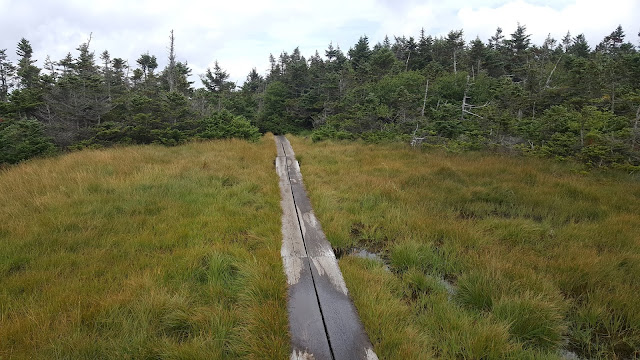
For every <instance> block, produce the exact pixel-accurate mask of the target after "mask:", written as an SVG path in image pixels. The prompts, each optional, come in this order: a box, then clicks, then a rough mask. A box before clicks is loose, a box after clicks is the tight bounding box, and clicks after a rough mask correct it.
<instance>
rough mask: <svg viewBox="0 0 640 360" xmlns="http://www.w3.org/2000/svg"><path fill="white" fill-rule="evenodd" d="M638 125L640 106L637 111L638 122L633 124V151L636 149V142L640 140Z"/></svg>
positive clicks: (639, 121)
mask: <svg viewBox="0 0 640 360" xmlns="http://www.w3.org/2000/svg"><path fill="white" fill-rule="evenodd" d="M638 123H640V106H638V111H636V121H635V122H634V123H633V137H632V138H631V149H633V150H635V149H636V141H637V140H638Z"/></svg>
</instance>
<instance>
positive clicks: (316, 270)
mask: <svg viewBox="0 0 640 360" xmlns="http://www.w3.org/2000/svg"><path fill="white" fill-rule="evenodd" d="M275 140H276V146H277V150H278V156H277V158H276V171H277V172H278V175H279V176H280V194H281V198H282V200H281V202H280V205H281V206H282V212H283V214H282V237H283V239H282V249H281V255H282V262H283V265H284V269H285V273H286V274H287V283H288V285H289V290H288V292H289V294H288V297H289V299H288V304H287V308H288V312H289V330H290V333H291V345H292V353H291V359H316V360H322V359H333V360H342V359H345V360H346V359H354V360H356V359H367V360H373V359H376V360H377V359H378V357H377V356H376V354H375V352H374V351H373V346H372V345H371V342H370V341H369V337H368V336H367V333H366V332H365V331H364V327H363V326H362V323H361V322H360V318H359V317H358V312H357V311H356V308H355V306H354V305H353V303H352V302H351V299H350V298H349V292H348V291H347V286H346V285H345V283H344V279H343V278H342V273H341V272H340V268H339V267H338V261H337V259H336V257H335V254H334V253H333V249H332V248H331V245H330V244H329V242H328V241H327V238H326V237H325V235H324V233H323V232H322V228H321V227H320V223H319V222H318V220H317V218H316V216H315V214H314V213H313V209H312V208H311V202H310V201H309V198H308V197H307V193H306V191H305V189H304V185H303V183H302V174H301V173H300V166H299V164H298V162H297V161H296V158H295V154H294V152H293V149H292V148H291V144H290V143H289V141H288V140H287V138H285V137H284V136H276V137H275Z"/></svg>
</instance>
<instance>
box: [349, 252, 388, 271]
mask: <svg viewBox="0 0 640 360" xmlns="http://www.w3.org/2000/svg"><path fill="white" fill-rule="evenodd" d="M347 255H350V256H355V257H358V258H361V259H369V260H373V261H375V262H377V263H380V264H383V265H384V269H385V270H386V271H391V269H390V268H389V265H387V264H386V263H385V262H384V259H382V257H380V255H378V254H376V253H374V252H370V251H368V250H366V249H358V248H354V249H351V250H349V251H348V252H347Z"/></svg>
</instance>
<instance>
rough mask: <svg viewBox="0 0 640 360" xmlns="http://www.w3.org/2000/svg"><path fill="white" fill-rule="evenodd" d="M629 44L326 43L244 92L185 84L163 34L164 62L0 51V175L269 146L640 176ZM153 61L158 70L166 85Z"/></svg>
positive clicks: (459, 38) (506, 37) (457, 37)
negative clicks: (85, 152) (117, 148)
mask: <svg viewBox="0 0 640 360" xmlns="http://www.w3.org/2000/svg"><path fill="white" fill-rule="evenodd" d="M635 35H636V34H633V35H632V36H627V34H626V33H625V31H624V30H623V29H622V27H620V26H618V27H617V28H616V29H613V31H612V32H611V34H610V35H608V36H606V37H604V38H603V39H601V40H600V41H597V40H598V39H589V40H590V41H592V40H595V41H594V42H593V43H594V44H595V43H596V42H597V45H595V46H590V44H589V42H588V41H587V39H586V38H585V36H584V35H582V34H577V35H573V34H571V33H569V32H568V33H567V34H566V36H565V37H563V38H562V39H554V38H552V37H551V36H548V37H547V38H546V40H545V41H544V42H543V43H542V44H534V43H532V41H531V34H529V33H528V32H527V28H526V26H525V25H519V26H518V27H517V29H516V30H515V31H514V32H513V33H512V34H507V33H503V31H502V29H501V28H497V30H496V32H495V35H493V36H491V37H490V38H489V39H480V38H476V39H475V40H473V41H470V42H467V41H465V37H464V32H463V30H453V31H450V32H449V33H448V34H447V35H446V36H437V37H434V36H430V35H428V34H426V33H425V32H424V31H422V32H421V33H420V34H417V36H415V37H414V36H409V37H406V36H393V37H392V38H389V37H386V38H385V39H384V40H383V41H381V42H378V43H376V44H372V43H371V42H370V39H369V38H368V37H367V36H362V37H361V38H360V39H359V40H358V41H357V43H355V44H353V45H352V46H351V47H350V48H349V49H348V50H346V49H345V50H343V49H341V48H340V47H339V46H337V45H334V44H331V43H330V44H328V46H327V48H326V49H325V50H319V51H316V52H315V54H311V56H309V57H305V56H303V54H301V52H300V51H299V49H298V48H296V49H293V50H292V51H291V52H290V53H288V52H282V53H281V54H279V55H277V56H276V55H269V57H268V61H269V63H270V67H269V71H268V73H266V74H260V73H258V71H256V70H255V68H254V69H253V70H252V71H251V72H250V73H249V74H247V76H246V80H245V81H244V83H243V84H236V83H234V82H232V81H229V74H228V73H227V71H225V70H224V64H219V63H218V62H216V63H215V66H213V67H212V68H209V69H207V71H206V73H204V74H192V72H193V71H192V69H190V67H189V63H188V60H187V59H181V58H180V56H179V53H177V52H176V50H175V49H176V48H178V46H177V45H178V43H179V41H178V40H177V39H174V36H173V32H171V33H170V34H168V37H167V48H168V51H167V54H149V53H144V54H141V55H140V57H139V58H138V59H123V58H120V57H117V56H118V54H111V53H110V52H109V51H108V50H102V49H94V48H92V46H91V39H90V38H89V39H87V41H86V42H85V43H82V44H80V45H79V46H77V47H76V48H73V46H72V47H71V48H70V51H69V53H68V54H67V56H65V57H64V58H63V59H50V58H48V57H47V59H46V60H45V61H43V62H39V61H36V60H35V59H34V57H33V51H34V49H33V48H32V45H31V44H30V42H29V40H28V39H24V38H23V39H22V40H21V41H20V42H19V43H18V44H17V45H16V48H15V49H0V163H17V162H20V161H22V160H25V159H28V158H31V157H34V156H40V155H46V154H51V153H57V152H60V151H69V150H76V149H82V148H87V147H90V148H95V147H105V146H111V145H114V144H151V143H158V144H165V145H176V144H180V143H184V142H186V141H188V140H190V139H194V138H201V139H215V138H228V137H237V138H245V139H256V138H257V137H259V136H260V133H266V132H272V133H275V134H284V133H294V134H296V133H301V134H306V135H310V136H311V138H312V139H313V140H314V141H319V140H323V139H360V140H361V141H365V142H386V141H406V142H407V143H409V142H411V143H413V144H414V145H419V144H422V146H441V147H446V148H447V149H450V150H453V151H464V150H479V149H490V150H494V151H505V152H510V153H511V152H513V153H527V154H532V155H536V156H544V157H551V158H555V159H561V160H563V159H574V160H576V161H578V162H581V163H583V164H585V165H586V166H588V167H621V168H624V169H627V170H631V171H634V170H637V169H638V166H640V128H639V123H640V51H639V47H638V46H637V45H635V44H637V43H638V38H637V37H636V36H635ZM638 36H640V34H638ZM634 43H635V44H634ZM11 51H15V52H16V54H17V56H18V58H17V59H18V60H17V61H16V62H15V63H13V62H11V61H10V60H9V52H11ZM265 55H266V54H265ZM307 55H309V54H307ZM158 56H162V57H164V56H167V59H166V61H165V59H163V62H166V63H167V66H166V67H165V68H164V69H160V68H159V67H158ZM212 59H215V54H212ZM264 60H265V62H266V60H267V59H266V56H265V59H264ZM260 61H262V60H261V59H255V62H256V63H260ZM192 75H197V76H199V77H200V79H201V84H197V83H195V82H194V81H193V80H192V79H193V78H194V76H192Z"/></svg>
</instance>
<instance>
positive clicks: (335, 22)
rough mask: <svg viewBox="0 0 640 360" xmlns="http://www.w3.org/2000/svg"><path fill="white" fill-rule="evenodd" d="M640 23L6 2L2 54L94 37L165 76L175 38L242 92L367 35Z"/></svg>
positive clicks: (550, 14) (396, 1) (543, 15)
mask: <svg viewBox="0 0 640 360" xmlns="http://www.w3.org/2000/svg"><path fill="white" fill-rule="evenodd" d="M639 15H640V0H607V1H603V0H515V1H510V0H447V1H445V0H437V1H432V0H425V1H414V0H322V1H318V0H315V1H311V0H280V1H267V0H263V1H243V0H232V1H212V0H208V1H175V0H174V1H171V2H168V1H162V0H153V1H151V0H100V1H92V0H66V1H56V0H0V49H5V48H6V49H8V50H7V53H9V54H10V56H12V57H13V59H14V60H15V57H16V56H15V48H16V44H17V43H18V41H19V40H20V38H22V37H24V38H26V39H27V40H29V41H30V42H31V44H32V46H33V48H34V53H35V57H36V58H37V59H38V62H37V65H38V66H42V64H43V62H44V59H45V57H46V56H47V55H49V56H50V57H51V59H52V60H54V61H57V60H60V59H62V58H63V57H64V55H65V54H66V53H67V52H69V51H71V52H72V54H73V55H74V56H75V55H77V51H76V50H75V49H76V48H77V47H78V45H80V44H81V43H83V42H85V41H86V40H87V39H88V38H89V34H90V33H93V36H92V40H91V49H92V50H93V51H95V53H96V58H97V57H98V56H99V54H100V53H101V52H102V51H103V50H105V49H106V50H109V52H110V53H111V55H112V57H121V58H124V59H127V60H129V64H130V65H132V66H135V60H136V59H137V58H138V57H139V56H140V54H142V53H145V52H147V51H149V53H150V54H152V55H155V56H156V57H157V58H158V62H159V65H160V66H159V68H160V69H162V68H163V67H164V66H165V65H166V54H167V47H168V41H169V32H170V30H171V29H173V30H174V33H175V39H176V53H177V57H178V60H180V61H185V60H186V61H188V63H189V65H190V66H191V68H192V69H193V72H194V75H199V74H202V73H204V71H205V70H206V68H207V67H209V66H212V65H213V62H214V61H215V60H218V61H219V63H220V65H221V66H222V67H223V68H224V69H226V70H227V71H228V72H229V73H230V75H231V79H232V80H233V81H237V82H238V84H239V85H240V84H242V82H243V81H244V79H245V78H246V75H247V74H248V73H249V71H250V70H251V68H253V67H255V68H257V69H258V71H259V72H260V73H262V74H265V73H266V69H267V67H268V65H269V62H268V58H269V54H270V53H272V54H274V56H277V55H278V54H280V53H281V52H282V51H287V52H288V53H291V51H292V50H293V49H294V48H295V47H300V50H301V51H302V54H303V55H305V56H306V57H308V56H309V55H312V54H313V53H314V52H315V50H318V51H319V52H320V54H321V55H324V50H325V49H326V48H327V45H328V44H329V42H333V44H334V45H339V46H340V47H341V48H342V49H343V50H344V51H345V52H346V51H347V50H348V49H349V47H351V46H352V45H353V44H355V42H356V41H357V40H358V38H359V37H360V36H362V35H364V34H366V35H367V36H369V39H370V43H371V45H373V44H375V43H376V42H379V41H382V39H384V36H385V35H389V37H390V38H391V39H392V40H393V35H406V36H407V37H408V36H414V37H416V38H417V37H418V35H419V32H420V29H421V28H424V29H425V31H426V32H427V33H428V34H431V35H434V36H439V35H446V33H448V32H449V31H450V30H453V29H461V28H462V29H464V34H465V37H466V39H467V40H468V41H469V40H473V39H474V38H475V37H476V36H479V37H480V38H481V39H482V40H483V41H485V42H486V40H487V39H488V38H489V37H490V36H491V35H492V34H493V33H495V30H496V27H498V26H500V27H502V28H503V30H504V33H505V34H510V33H511V32H513V30H515V27H516V24H517V23H518V22H520V23H521V24H524V25H526V26H527V30H528V32H529V33H530V34H531V35H532V40H533V42H534V43H536V44H540V43H541V42H542V41H543V40H544V38H545V37H546V36H547V34H548V33H551V35H552V36H553V37H554V38H556V39H561V38H562V37H563V36H564V35H565V34H566V33H567V30H570V31H571V34H572V35H574V36H575V35H577V34H580V33H584V34H585V35H586V37H587V40H588V41H589V43H590V44H591V45H592V46H594V45H595V44H597V43H598V42H600V40H602V38H603V37H604V36H606V35H608V34H610V33H611V32H612V31H613V30H614V29H615V27H616V26H618V25H619V24H620V25H622V27H623V29H624V30H625V33H626V34H627V38H626V39H627V40H628V41H630V42H632V43H633V44H635V45H638V32H639V31H640V16H639ZM195 85H196V86H198V87H199V86H201V84H200V81H199V80H198V81H197V82H196V84H195Z"/></svg>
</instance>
